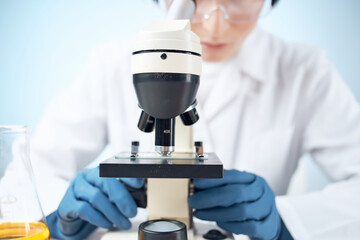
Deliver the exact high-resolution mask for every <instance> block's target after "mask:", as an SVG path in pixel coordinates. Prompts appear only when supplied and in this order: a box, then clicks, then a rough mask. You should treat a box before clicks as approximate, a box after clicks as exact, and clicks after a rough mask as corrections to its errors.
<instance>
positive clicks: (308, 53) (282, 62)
mask: <svg viewBox="0 0 360 240" xmlns="http://www.w3.org/2000/svg"><path fill="white" fill-rule="evenodd" d="M130 58H131V44H129V43H128V42H123V43H112V44H109V45H108V46H106V47H103V48H102V49H100V50H99V51H97V53H96V54H94V56H93V57H92V59H91V60H90V61H89V63H88V64H87V66H86V67H85V68H84V70H83V72H82V73H81V75H80V76H79V79H78V80H77V81H76V82H75V84H74V85H73V86H71V88H70V89H69V90H68V91H66V92H65V93H63V94H61V95H60V96H58V97H57V98H56V99H55V101H54V102H53V103H52V104H50V106H49V107H48V109H47V111H46V113H45V115H44V117H43V119H42V121H41V122H40V124H39V126H38V128H37V129H36V134H35V136H34V138H33V143H32V152H33V156H32V162H33V168H34V171H35V174H36V175H37V176H38V179H39V182H38V184H39V189H40V196H41V198H42V201H43V205H44V209H45V213H46V214H49V213H51V212H52V211H54V210H55V209H56V207H57V205H58V204H59V201H60V200H61V198H62V196H63V194H64V192H65V190H66V188H67V186H68V184H69V181H71V180H72V179H73V178H74V176H75V175H76V174H77V173H78V172H79V171H80V170H82V169H83V168H84V167H85V166H86V165H88V164H89V163H90V162H92V161H93V160H94V159H95V158H96V156H97V155H98V154H99V153H100V152H101V151H102V149H103V148H104V147H105V146H106V145H107V144H110V146H111V148H112V150H113V152H114V153H116V152H118V151H129V148H130V142H131V141H132V140H139V141H140V144H141V150H152V149H153V145H154V135H153V134H146V133H142V132H141V131H139V130H138V129H137V122H138V118H139V114H140V111H139V109H138V107H137V99H136V96H135V92H134V89H133V86H132V76H131V73H130ZM214 69H215V72H216V74H215V73H214V74H209V73H211V71H213V72H214ZM206 81H208V82H206ZM202 84H203V87H202ZM198 99H199V107H198V110H199V114H200V121H199V122H198V123H197V124H196V125H195V126H194V133H195V138H196V139H197V140H203V141H204V146H205V150H207V151H215V152H216V153H217V154H218V155H219V157H220V158H221V159H222V161H223V162H224V166H225V168H228V169H229V168H235V169H238V170H246V171H249V172H253V173H256V174H258V175H260V176H262V177H264V178H265V179H266V180H267V182H268V183H269V185H270V186H271V188H272V189H273V191H274V192H275V194H276V195H277V196H278V197H277V208H278V210H279V212H280V214H281V216H282V218H283V220H284V222H285V224H286V225H287V227H288V229H289V230H290V232H291V233H292V235H293V236H294V238H296V239H355V238H360V231H359V229H360V204H359V203H360V107H359V104H358V103H357V102H356V100H355V99H354V97H353V96H352V94H351V93H350V91H349V90H348V88H347V87H346V85H345V83H344V82H343V80H342V79H341V77H340V76H339V75H338V74H337V72H336V70H335V68H334V67H333V66H332V65H331V63H329V61H328V60H327V59H326V56H325V54H324V53H323V52H322V51H319V50H316V49H313V48H310V47H305V46H301V45H294V44H287V43H284V42H283V41H281V40H279V39H278V38H276V37H274V36H272V35H270V34H267V33H265V32H263V31H262V30H261V29H259V28H256V29H255V30H254V31H253V32H252V33H251V35H250V36H249V37H248V38H247V39H246V41H245V43H244V45H243V46H242V49H241V50H240V51H239V53H238V54H237V55H236V56H234V57H233V58H231V59H229V60H227V61H225V62H222V63H217V64H216V63H215V64H214V63H204V69H203V77H202V78H201V84H200V89H199V93H198ZM304 153H311V154H312V156H313V157H314V159H315V161H316V162H317V164H318V165H319V166H320V167H321V168H322V169H323V171H324V172H325V173H326V174H327V175H328V176H329V177H330V178H331V179H332V180H333V181H334V183H333V184H330V185H329V186H327V187H326V188H325V189H324V190H322V191H318V192H313V193H309V194H306V195H302V196H292V197H288V196H280V195H284V194H285V193H286V190H287V187H288V185H289V181H290V178H291V177H292V175H293V173H294V171H295V169H296V167H297V165H298V160H299V158H300V157H301V156H302V155H303V154H304Z"/></svg>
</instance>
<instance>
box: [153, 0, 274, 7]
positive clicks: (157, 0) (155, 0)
mask: <svg viewBox="0 0 360 240" xmlns="http://www.w3.org/2000/svg"><path fill="white" fill-rule="evenodd" d="M153 1H154V2H156V3H158V2H159V0H153ZM193 1H195V0H193ZM279 1H280V0H271V6H272V7H274V6H275V5H276V4H278V2H279Z"/></svg>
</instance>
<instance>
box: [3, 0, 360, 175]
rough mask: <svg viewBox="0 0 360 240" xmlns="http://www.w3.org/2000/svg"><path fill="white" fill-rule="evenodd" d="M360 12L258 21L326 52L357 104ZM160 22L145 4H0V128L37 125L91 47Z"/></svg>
mask: <svg viewBox="0 0 360 240" xmlns="http://www.w3.org/2000/svg"><path fill="white" fill-rule="evenodd" d="M359 13H360V1H359V0H345V1H344V0H280V4H279V6H278V7H277V8H276V9H275V10H274V11H273V12H272V13H271V14H270V15H268V16H267V17H265V18H263V19H261V20H260V24H261V25H262V26H263V27H264V28H265V29H266V30H268V31H270V32H272V33H274V34H276V35H278V36H280V37H282V38H284V39H286V40H288V41H292V42H301V43H306V44H310V45H315V46H318V47H321V48H325V49H326V50H327V52H328V56H329V58H330V59H331V61H332V62H333V63H334V64H335V65H336V66H337V68H338V70H339V72H340V74H341V75H342V76H343V77H344V79H345V81H346V82H347V83H348V85H349V87H350V88H351V89H352V91H353V92H354V94H355V95H356V97H357V99H358V100H360V14H359ZM161 17H162V12H161V11H160V10H159V9H158V8H157V7H155V6H154V5H153V4H152V2H151V1H150V0H131V1H125V0H63V1H49V0H32V1H28V0H0V124H27V125H32V126H34V127H36V125H37V123H38V121H39V119H40V117H41V115H42V113H43V111H44V109H45V107H46V106H47V104H48V102H49V101H50V100H51V99H52V98H53V96H54V95H56V94H57V93H58V92H60V91H62V90H64V89H65V88H66V87H67V86H69V85H70V84H71V82H72V81H73V80H74V79H75V77H76V75H77V73H78V72H79V71H80V69H81V68H82V66H83V65H84V63H85V61H86V59H87V57H88V56H89V54H90V53H91V51H92V49H94V48H96V47H97V46H98V45H100V44H102V43H105V42H107V41H110V40H112V39H121V38H124V37H126V36H129V35H131V34H133V33H136V32H137V31H138V30H139V29H140V28H141V27H142V26H143V25H144V24H145V23H146V22H148V21H150V20H154V19H160V18H161ZM312 171H313V170H312ZM314 171H315V170H314ZM317 174H318V172H313V175H317ZM319 181H320V180H319Z"/></svg>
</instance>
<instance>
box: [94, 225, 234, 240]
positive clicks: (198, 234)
mask: <svg viewBox="0 0 360 240" xmlns="http://www.w3.org/2000/svg"><path fill="white" fill-rule="evenodd" d="M139 225H140V223H137V224H136V223H133V228H131V229H130V230H129V231H109V232H107V233H105V234H104V235H103V236H102V238H101V240H118V239H126V240H138V232H137V229H138V226H139ZM214 228H215V229H217V230H219V231H220V232H221V233H223V234H224V235H226V238H224V239H223V240H233V239H234V237H233V235H232V234H231V233H228V232H225V231H224V230H221V229H219V228H216V227H214V226H213V225H212V224H204V223H196V224H195V229H194V230H190V231H188V240H205V238H204V237H203V235H204V234H205V233H207V232H208V231H209V230H212V229H214Z"/></svg>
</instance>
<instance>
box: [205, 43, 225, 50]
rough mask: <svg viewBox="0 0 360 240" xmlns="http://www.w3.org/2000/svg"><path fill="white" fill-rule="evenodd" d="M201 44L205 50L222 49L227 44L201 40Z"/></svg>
mask: <svg viewBox="0 0 360 240" xmlns="http://www.w3.org/2000/svg"><path fill="white" fill-rule="evenodd" d="M201 46H202V47H203V48H204V49H207V50H221V49H224V48H225V47H226V46H227V44H226V43H212V42H201Z"/></svg>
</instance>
